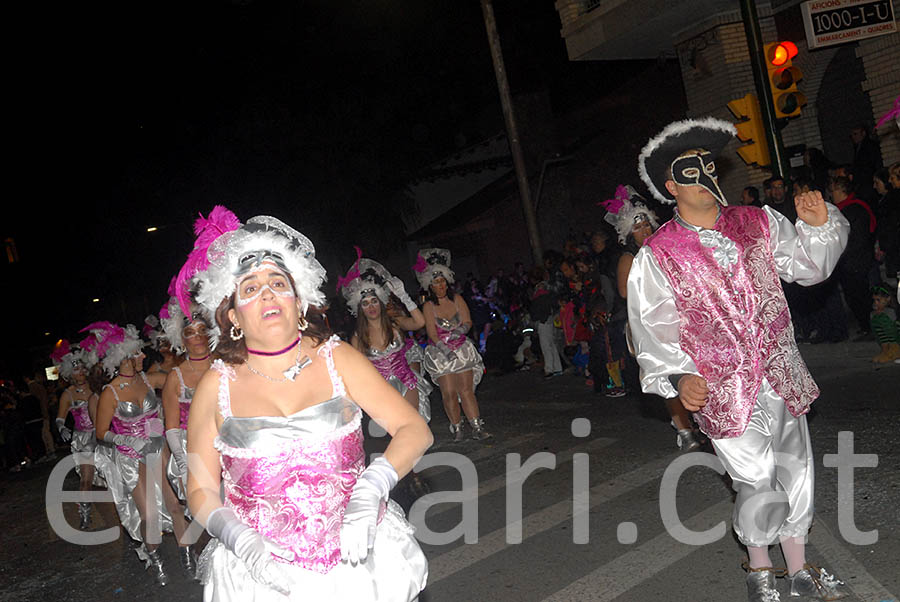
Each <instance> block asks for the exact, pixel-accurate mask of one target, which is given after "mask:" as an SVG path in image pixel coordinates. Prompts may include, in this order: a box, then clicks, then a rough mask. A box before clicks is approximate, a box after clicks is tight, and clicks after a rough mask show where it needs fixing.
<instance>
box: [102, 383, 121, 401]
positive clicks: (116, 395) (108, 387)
mask: <svg viewBox="0 0 900 602" xmlns="http://www.w3.org/2000/svg"><path fill="white" fill-rule="evenodd" d="M103 388H104V389H109V390H110V391H112V394H113V397H115V398H116V402H120V401H122V400H121V399H119V394H118V393H116V388H115V387H114V386H112V385H103Z"/></svg>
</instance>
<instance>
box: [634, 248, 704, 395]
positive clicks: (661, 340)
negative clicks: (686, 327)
mask: <svg viewBox="0 0 900 602" xmlns="http://www.w3.org/2000/svg"><path fill="white" fill-rule="evenodd" d="M627 304H628V326H629V328H631V338H632V341H633V343H634V352H635V356H636V357H637V362H638V365H639V366H640V368H641V389H642V390H643V391H644V392H645V393H654V394H656V395H659V396H661V397H665V398H670V397H677V396H678V391H676V390H675V387H673V386H672V383H671V382H669V377H670V376H674V375H676V374H697V375H699V372H698V371H697V366H695V365H694V360H692V359H691V358H690V356H688V354H686V353H685V352H684V351H682V349H681V344H680V338H681V335H680V332H679V326H680V324H681V318H680V317H679V316H678V309H677V308H676V307H675V295H674V293H673V291H672V287H671V286H670V285H669V281H668V279H667V278H666V275H665V274H664V273H663V271H662V270H661V269H660V267H659V265H658V264H657V263H656V259H655V258H654V257H653V253H652V252H651V251H650V248H649V247H646V246H644V247H641V249H640V251H638V253H637V255H635V257H634V262H633V263H632V264H631V271H630V272H628V300H627Z"/></svg>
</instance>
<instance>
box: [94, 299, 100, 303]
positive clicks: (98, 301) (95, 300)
mask: <svg viewBox="0 0 900 602" xmlns="http://www.w3.org/2000/svg"><path fill="white" fill-rule="evenodd" d="M92 301H93V302H94V303H100V299H92Z"/></svg>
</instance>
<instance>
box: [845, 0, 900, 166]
mask: <svg viewBox="0 0 900 602" xmlns="http://www.w3.org/2000/svg"><path fill="white" fill-rule="evenodd" d="M893 4H894V14H895V15H900V6H898V5H900V2H897V1H895V2H894V3H893ZM856 56H858V57H859V58H860V59H861V60H862V63H863V65H864V66H865V79H864V80H863V82H862V88H863V90H865V91H866V92H868V94H869V99H870V101H871V103H872V123H873V125H874V124H875V123H877V122H878V120H879V119H880V118H881V116H882V115H884V114H885V113H887V112H888V111H889V110H890V109H891V107H893V106H894V99H895V98H897V95H898V94H900V33H894V34H891V35H888V36H882V37H880V38H872V39H869V40H863V41H861V42H860V43H859V46H858V47H857V49H856ZM878 135H879V141H880V143H881V156H882V157H883V158H884V163H885V165H890V164H891V163H894V162H895V161H900V129H898V128H897V127H896V126H894V125H890V124H886V125H883V126H881V128H880V129H879V130H878Z"/></svg>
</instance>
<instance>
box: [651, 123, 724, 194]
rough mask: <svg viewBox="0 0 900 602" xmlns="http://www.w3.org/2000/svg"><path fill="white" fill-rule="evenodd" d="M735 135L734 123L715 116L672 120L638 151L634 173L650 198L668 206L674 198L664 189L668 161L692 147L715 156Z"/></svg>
mask: <svg viewBox="0 0 900 602" xmlns="http://www.w3.org/2000/svg"><path fill="white" fill-rule="evenodd" d="M736 135H737V129H736V128H735V127H734V124H732V123H730V122H728V121H723V120H721V119H716V118H715V117H704V118H702V119H684V120H682V121H673V122H672V123H670V124H669V125H667V126H666V127H665V129H663V131H661V132H660V133H659V134H657V135H656V136H654V137H653V138H651V139H650V141H649V142H647V144H646V145H645V146H644V148H643V149H642V150H641V154H640V156H639V157H638V174H639V175H640V176H641V180H643V181H644V184H645V185H646V186H647V189H648V190H649V191H650V194H652V195H653V197H654V198H656V199H657V200H659V201H662V202H663V203H667V204H670V205H671V204H672V203H674V202H675V198H674V197H673V196H672V195H671V194H669V191H668V190H666V180H667V179H668V178H666V171H667V170H668V169H669V167H671V165H672V162H673V161H674V160H675V159H677V158H678V157H679V155H681V153H683V152H684V151H687V150H691V149H693V148H697V149H701V148H702V149H703V150H707V151H709V152H710V153H711V154H712V156H713V158H715V157H717V156H718V155H719V153H720V152H722V149H723V148H725V145H726V144H728V143H729V142H730V141H731V139H732V138H734V137H735V136H736Z"/></svg>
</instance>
